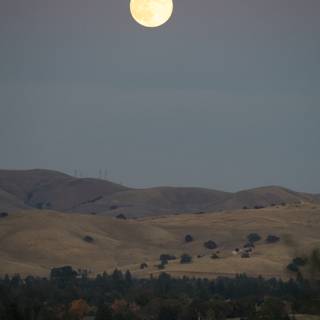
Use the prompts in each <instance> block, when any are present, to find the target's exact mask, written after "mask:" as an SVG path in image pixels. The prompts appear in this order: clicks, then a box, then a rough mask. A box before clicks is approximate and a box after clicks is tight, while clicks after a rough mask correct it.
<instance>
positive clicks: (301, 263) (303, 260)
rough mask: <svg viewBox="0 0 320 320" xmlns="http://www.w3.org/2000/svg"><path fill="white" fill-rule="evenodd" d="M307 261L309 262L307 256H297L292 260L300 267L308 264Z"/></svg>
mask: <svg viewBox="0 0 320 320" xmlns="http://www.w3.org/2000/svg"><path fill="white" fill-rule="evenodd" d="M307 262H308V259H307V258H301V257H297V258H294V259H293V260H292V263H294V264H295V265H296V266H298V267H303V266H305V265H306V264H307Z"/></svg>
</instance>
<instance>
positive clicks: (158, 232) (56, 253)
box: [0, 205, 320, 277]
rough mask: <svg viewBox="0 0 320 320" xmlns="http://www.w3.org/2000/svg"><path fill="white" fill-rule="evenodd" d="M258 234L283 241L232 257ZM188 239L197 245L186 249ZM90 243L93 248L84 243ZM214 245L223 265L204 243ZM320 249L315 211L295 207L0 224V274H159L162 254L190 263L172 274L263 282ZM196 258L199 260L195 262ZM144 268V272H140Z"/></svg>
mask: <svg viewBox="0 0 320 320" xmlns="http://www.w3.org/2000/svg"><path fill="white" fill-rule="evenodd" d="M251 232H258V233H259V234H260V235H261V236H262V238H263V239H265V238H266V236H267V235H269V234H274V235H278V236H280V237H281V241H280V242H278V243H276V244H266V243H265V242H264V241H260V242H259V243H258V244H257V246H256V250H255V252H254V254H253V256H252V257H251V258H250V259H241V258H240V257H239V256H234V255H233V254H232V250H234V248H236V247H242V246H243V244H244V243H245V241H246V236H247V235H248V234H249V233H251ZM186 234H191V235H192V236H193V237H194V241H193V242H191V243H188V244H187V243H185V241H184V237H185V235H186ZM86 236H90V237H91V238H92V241H91V242H90V241H89V242H87V241H85V239H84V238H85V237H86ZM208 240H213V241H215V242H216V243H217V244H218V246H219V248H218V249H219V251H220V254H219V255H220V259H217V260H212V259H211V258H210V257H211V254H212V250H208V249H205V248H204V246H203V243H204V242H205V241H208ZM319 245H320V206H310V205H298V206H296V205H294V206H286V207H279V208H266V209H261V210H240V211H224V212H221V213H216V214H210V213H208V214H202V215H196V214H183V215H177V216H167V217H159V218H155V217H153V218H143V219H138V220H126V221H123V220H118V219H115V218H111V217H107V216H92V215H83V214H72V215H70V214H65V213H59V212H53V211H46V210H43V211H29V212H21V213H17V214H11V215H9V216H8V217H6V218H1V219H0V274H5V273H10V274H12V273H16V272H19V273H21V274H24V275H26V274H36V275H47V274H48V272H49V270H50V268H52V267H55V266H61V265H72V266H74V267H76V268H86V269H90V270H92V272H93V273H96V272H102V271H104V270H106V271H111V270H112V269H114V268H115V267H120V268H122V269H130V270H131V271H132V272H133V273H135V274H136V275H138V276H148V275H149V274H150V273H153V274H156V273H158V272H160V270H158V269H157V267H155V265H156V264H158V263H159V261H158V257H159V255H160V254H162V253H168V254H174V255H176V256H180V255H181V254H182V253H188V254H190V255H192V257H193V261H194V262H193V263H191V264H186V265H181V264H180V263H179V261H173V262H170V263H169V265H168V266H167V267H166V271H167V272H170V273H172V274H174V275H184V274H185V275H189V276H190V275H197V276H206V277H214V276H217V275H234V274H236V273H243V272H246V273H248V274H251V275H259V274H262V275H264V276H266V277H268V276H270V277H272V276H282V277H286V276H288V274H287V273H286V270H285V266H286V265H287V264H288V262H289V261H290V259H291V258H292V257H293V256H296V255H298V254H300V253H301V252H303V253H305V252H307V251H308V250H309V249H311V248H313V247H315V246H319ZM198 255H200V256H201V258H198V257H197V256H198ZM142 262H146V263H147V264H148V265H149V267H148V268H147V269H145V270H140V268H139V266H140V264H141V263H142Z"/></svg>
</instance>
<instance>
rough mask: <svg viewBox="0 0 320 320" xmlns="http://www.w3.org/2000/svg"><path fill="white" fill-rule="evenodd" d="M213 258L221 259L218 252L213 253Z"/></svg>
mask: <svg viewBox="0 0 320 320" xmlns="http://www.w3.org/2000/svg"><path fill="white" fill-rule="evenodd" d="M211 259H214V260H215V259H219V256H218V255H217V254H216V253H213V254H212V256H211Z"/></svg>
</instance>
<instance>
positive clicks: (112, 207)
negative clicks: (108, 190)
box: [109, 205, 119, 210]
mask: <svg viewBox="0 0 320 320" xmlns="http://www.w3.org/2000/svg"><path fill="white" fill-rule="evenodd" d="M118 208H119V207H118V206H116V205H112V206H110V207H109V209H110V210H117V209H118Z"/></svg>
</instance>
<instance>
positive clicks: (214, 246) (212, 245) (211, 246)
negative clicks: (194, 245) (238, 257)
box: [203, 240, 218, 250]
mask: <svg viewBox="0 0 320 320" xmlns="http://www.w3.org/2000/svg"><path fill="white" fill-rule="evenodd" d="M203 245H204V247H205V248H207V249H210V250H214V249H217V248H218V245H217V244H216V243H215V242H214V241H212V240H209V241H207V242H205V243H204V244H203Z"/></svg>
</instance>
